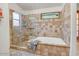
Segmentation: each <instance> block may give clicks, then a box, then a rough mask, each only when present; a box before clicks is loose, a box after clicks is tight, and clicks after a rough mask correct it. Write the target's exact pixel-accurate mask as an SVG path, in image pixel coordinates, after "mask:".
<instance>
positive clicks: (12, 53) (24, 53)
mask: <svg viewBox="0 0 79 59" xmlns="http://www.w3.org/2000/svg"><path fill="white" fill-rule="evenodd" d="M10 56H37V55H35V54H32V53H30V52H27V51H22V50H16V49H10Z"/></svg>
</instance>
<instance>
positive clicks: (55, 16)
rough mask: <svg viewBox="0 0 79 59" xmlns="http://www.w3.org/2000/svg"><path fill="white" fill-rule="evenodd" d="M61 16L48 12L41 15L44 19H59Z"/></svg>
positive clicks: (57, 13)
mask: <svg viewBox="0 0 79 59" xmlns="http://www.w3.org/2000/svg"><path fill="white" fill-rule="evenodd" d="M59 16H60V13H59V12H47V13H42V14H41V18H42V19H56V18H59Z"/></svg>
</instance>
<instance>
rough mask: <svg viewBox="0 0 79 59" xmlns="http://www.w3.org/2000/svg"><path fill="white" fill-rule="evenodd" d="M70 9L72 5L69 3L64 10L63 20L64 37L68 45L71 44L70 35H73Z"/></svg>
mask: <svg viewBox="0 0 79 59" xmlns="http://www.w3.org/2000/svg"><path fill="white" fill-rule="evenodd" d="M70 8H71V6H70V4H68V3H67V4H65V5H64V8H63V10H62V19H63V27H62V30H63V35H64V36H63V39H64V41H65V42H66V43H67V44H70V35H71V32H70V29H71V27H70V24H71V21H70V20H71V9H70Z"/></svg>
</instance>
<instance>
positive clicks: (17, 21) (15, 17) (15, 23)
mask: <svg viewBox="0 0 79 59" xmlns="http://www.w3.org/2000/svg"><path fill="white" fill-rule="evenodd" d="M13 26H20V15H19V14H18V13H16V12H13Z"/></svg>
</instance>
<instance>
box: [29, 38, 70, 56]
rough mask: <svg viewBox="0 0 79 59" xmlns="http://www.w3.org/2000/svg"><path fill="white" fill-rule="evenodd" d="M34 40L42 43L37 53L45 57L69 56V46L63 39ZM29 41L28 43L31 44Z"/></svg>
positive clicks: (38, 46)
mask: <svg viewBox="0 0 79 59" xmlns="http://www.w3.org/2000/svg"><path fill="white" fill-rule="evenodd" d="M32 40H38V41H40V42H39V44H38V45H37V48H36V51H35V53H36V54H37V55H43V56H68V55H69V46H68V45H67V44H66V43H65V42H64V41H63V39H61V38H55V37H37V38H35V39H32ZM30 41H31V40H29V41H28V42H30Z"/></svg>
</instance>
